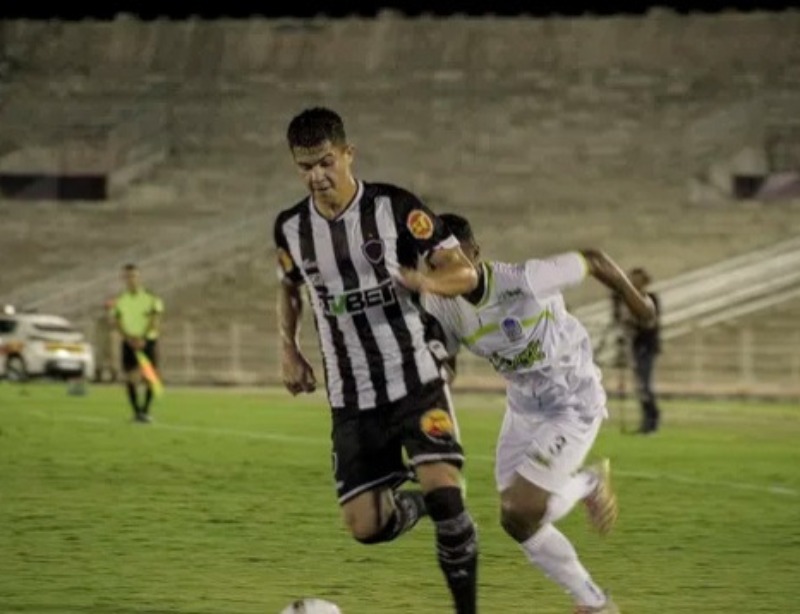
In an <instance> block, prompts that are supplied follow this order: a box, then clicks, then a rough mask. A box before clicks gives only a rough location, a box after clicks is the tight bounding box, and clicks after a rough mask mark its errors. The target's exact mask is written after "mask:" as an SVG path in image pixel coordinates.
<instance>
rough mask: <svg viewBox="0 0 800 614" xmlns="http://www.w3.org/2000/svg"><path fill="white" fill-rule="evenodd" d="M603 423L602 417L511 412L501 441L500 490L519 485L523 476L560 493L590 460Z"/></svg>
mask: <svg viewBox="0 0 800 614" xmlns="http://www.w3.org/2000/svg"><path fill="white" fill-rule="evenodd" d="M602 421H603V418H602V416H597V417H594V418H583V417H581V416H579V415H577V414H574V413H566V414H563V415H562V414H559V415H554V416H536V415H527V414H520V413H518V412H515V411H512V410H510V409H507V410H506V415H505V417H504V420H503V426H502V428H501V430H500V436H499V438H498V442H497V451H496V462H495V479H496V481H497V488H498V490H499V491H500V492H503V491H506V490H507V489H508V488H510V487H512V485H514V484H515V483H516V484H519V481H518V478H519V477H521V478H522V479H523V480H524V481H526V482H529V483H530V484H533V485H534V486H536V487H538V488H539V489H542V490H544V491H547V492H549V493H558V492H560V491H561V489H562V488H563V487H564V485H565V484H566V483H567V482H568V481H569V479H570V478H571V476H572V475H573V474H574V473H575V472H576V471H577V470H578V469H579V468H580V467H581V465H582V464H583V462H584V460H585V459H586V456H587V454H588V453H589V451H590V450H591V448H592V445H593V444H594V441H595V439H596V438H597V433H598V432H599V430H600V425H601V424H602Z"/></svg>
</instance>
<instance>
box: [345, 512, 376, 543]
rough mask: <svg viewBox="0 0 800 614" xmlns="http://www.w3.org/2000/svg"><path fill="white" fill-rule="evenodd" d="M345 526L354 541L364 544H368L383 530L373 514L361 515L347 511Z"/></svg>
mask: <svg viewBox="0 0 800 614" xmlns="http://www.w3.org/2000/svg"><path fill="white" fill-rule="evenodd" d="M344 524H345V526H346V527H347V530H348V531H349V532H350V535H352V536H353V539H355V540H356V541H360V542H362V543H368V542H369V540H370V538H372V537H373V536H374V535H376V534H377V533H378V532H379V531H380V529H381V526H380V523H379V522H378V519H377V518H375V517H374V515H373V514H359V513H357V512H354V511H352V512H351V511H347V510H345V512H344Z"/></svg>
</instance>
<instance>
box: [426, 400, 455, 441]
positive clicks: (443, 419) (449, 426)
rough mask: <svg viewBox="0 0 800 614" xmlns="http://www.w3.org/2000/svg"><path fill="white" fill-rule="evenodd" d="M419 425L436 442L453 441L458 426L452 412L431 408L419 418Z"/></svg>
mask: <svg viewBox="0 0 800 614" xmlns="http://www.w3.org/2000/svg"><path fill="white" fill-rule="evenodd" d="M419 426H420V428H421V429H422V432H423V433H425V436H426V437H427V438H428V439H430V440H431V441H434V442H436V443H442V442H447V441H452V440H453V439H454V438H455V433H456V427H455V425H454V424H453V419H452V418H451V417H450V414H449V413H447V412H446V411H445V410H443V409H438V408H437V409H429V410H428V411H426V412H425V413H424V414H422V418H420V420H419Z"/></svg>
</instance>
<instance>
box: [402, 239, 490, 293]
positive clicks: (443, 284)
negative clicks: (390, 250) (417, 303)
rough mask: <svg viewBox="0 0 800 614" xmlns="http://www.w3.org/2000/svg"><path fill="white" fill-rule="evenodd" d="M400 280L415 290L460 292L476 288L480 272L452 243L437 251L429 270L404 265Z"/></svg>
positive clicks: (421, 291) (467, 291) (432, 257)
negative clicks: (449, 246)
mask: <svg viewBox="0 0 800 614" xmlns="http://www.w3.org/2000/svg"><path fill="white" fill-rule="evenodd" d="M400 281H401V283H402V284H403V285H404V286H405V287H406V288H408V289H409V290H413V291H414V292H420V293H423V292H427V293H429V294H438V295H440V296H458V295H460V294H467V293H469V292H472V291H473V290H474V289H475V287H476V286H477V285H478V272H477V271H476V270H475V267H474V266H473V265H472V263H471V262H470V261H469V260H468V259H467V257H466V256H465V255H464V252H462V251H461V248H460V247H452V248H447V249H439V250H436V251H434V252H433V254H431V257H430V267H428V269H427V270H426V271H420V270H419V269H402V270H401V279H400Z"/></svg>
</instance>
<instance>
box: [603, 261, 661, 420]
mask: <svg viewBox="0 0 800 614" xmlns="http://www.w3.org/2000/svg"><path fill="white" fill-rule="evenodd" d="M628 277H629V278H630V280H631V282H632V283H633V285H634V286H635V287H636V289H637V290H639V291H641V292H643V293H645V294H647V295H648V296H649V297H650V298H651V299H652V301H653V304H654V305H655V307H656V323H655V326H652V327H650V328H645V327H643V326H641V325H640V324H638V323H637V321H636V319H635V318H634V317H633V316H632V315H631V314H630V313H628V311H627V309H625V308H624V306H623V304H622V302H621V301H619V300H618V299H617V297H614V298H613V317H614V322H616V323H618V324H621V325H622V326H623V328H624V330H625V332H626V336H627V337H628V339H629V341H630V348H631V357H632V358H633V372H634V376H635V377H636V388H637V392H638V394H639V403H640V404H641V407H642V422H641V425H640V427H639V430H638V431H637V432H638V433H641V434H643V435H647V434H650V433H654V432H655V431H657V430H658V426H659V419H660V416H661V412H660V411H659V409H658V402H657V401H656V394H655V391H654V390H653V370H654V367H655V362H656V357H657V356H658V354H659V353H660V352H661V339H660V324H661V322H660V320H661V305H660V303H659V300H658V296H657V295H656V294H655V293H653V292H649V291H648V289H647V288H648V286H649V285H650V282H651V281H652V279H651V277H650V274H649V273H648V272H647V271H646V270H645V269H643V268H641V267H637V268H635V269H632V270H631V271H630V273H629V274H628Z"/></svg>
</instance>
